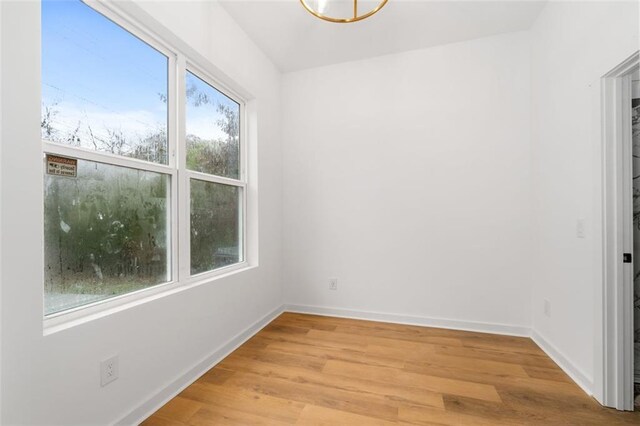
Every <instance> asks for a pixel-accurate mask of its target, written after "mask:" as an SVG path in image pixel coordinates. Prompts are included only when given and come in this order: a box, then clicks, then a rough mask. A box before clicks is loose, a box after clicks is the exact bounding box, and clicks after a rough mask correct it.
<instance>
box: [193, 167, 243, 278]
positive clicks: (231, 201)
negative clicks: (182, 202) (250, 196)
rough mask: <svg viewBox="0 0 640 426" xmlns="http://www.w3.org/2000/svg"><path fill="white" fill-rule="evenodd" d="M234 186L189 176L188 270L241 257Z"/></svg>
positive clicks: (237, 191)
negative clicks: (189, 230) (189, 238)
mask: <svg viewBox="0 0 640 426" xmlns="http://www.w3.org/2000/svg"><path fill="white" fill-rule="evenodd" d="M240 193H241V189H240V188H239V187H237V186H231V185H222V184H219V183H213V182H206V181H202V180H196V179H192V180H191V274H198V273H202V272H206V271H211V270H213V269H217V268H221V267H223V266H227V265H231V264H233V263H238V262H240V261H242V258H241V244H240V238H241V235H240Z"/></svg>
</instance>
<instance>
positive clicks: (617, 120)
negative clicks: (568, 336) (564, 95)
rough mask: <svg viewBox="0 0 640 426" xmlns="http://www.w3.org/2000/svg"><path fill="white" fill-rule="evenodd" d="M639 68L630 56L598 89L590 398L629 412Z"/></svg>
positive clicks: (638, 235)
mask: <svg viewBox="0 0 640 426" xmlns="http://www.w3.org/2000/svg"><path fill="white" fill-rule="evenodd" d="M639 69H640V55H639V53H638V52H636V53H635V54H634V55H632V56H631V57H629V58H628V59H627V60H625V61H624V62H622V63H621V64H620V65H618V66H617V67H616V68H614V69H613V70H612V71H611V72H609V73H608V74H606V75H605V76H604V77H603V78H602V81H601V85H600V86H601V90H602V92H601V99H602V103H601V117H602V122H601V124H602V129H601V135H602V143H603V145H602V179H603V180H602V206H603V210H602V218H603V222H602V224H603V245H602V247H603V252H602V253H603V281H602V282H603V286H602V289H601V292H599V294H598V295H597V297H598V300H600V302H601V304H600V303H599V304H598V306H597V309H598V312H597V318H601V319H602V321H600V320H598V321H596V322H597V324H598V325H599V326H601V327H602V328H601V329H600V332H599V333H598V334H597V336H596V346H595V359H596V363H595V371H596V375H595V377H594V382H595V383H594V385H595V386H594V390H595V395H594V396H596V398H597V399H598V401H600V402H601V403H602V404H603V405H605V406H608V407H614V408H617V409H618V410H633V409H634V388H635V383H634V382H635V378H636V374H635V369H634V364H636V365H638V367H640V355H639V362H634V361H635V360H634V358H635V356H636V355H635V353H634V352H635V351H634V349H635V348H636V347H638V346H639V345H636V344H635V343H634V337H635V335H636V334H638V333H637V330H636V328H635V326H636V325H640V324H639V323H640V319H635V320H634V312H635V311H636V306H637V304H638V303H640V301H637V300H636V299H635V296H636V292H635V287H636V286H639V287H640V140H639V139H638V136H640V135H638V132H639V131H640V129H639V128H638V126H637V125H636V126H634V124H633V123H634V122H635V123H636V124H638V119H639V118H640V117H639V116H638V115H637V113H640V108H638V109H636V108H635V107H634V105H635V106H638V104H639V103H640V100H639V101H638V102H634V101H633V99H634V98H635V96H634V95H635V94H637V93H634V90H633V88H634V82H637V81H638V80H640V78H638V77H639V75H638V72H639ZM636 85H637V84H636ZM638 99H640V98H638ZM634 111H635V113H634ZM634 130H635V132H634ZM634 135H635V138H634ZM634 258H635V259H634ZM636 281H637V283H638V284H636ZM600 309H601V310H600ZM638 316H639V317H640V315H638ZM639 337H640V336H639ZM638 343H640V339H639V342H638ZM638 371H639V372H640V368H639V369H638Z"/></svg>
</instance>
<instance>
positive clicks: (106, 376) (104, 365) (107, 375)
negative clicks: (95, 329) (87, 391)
mask: <svg viewBox="0 0 640 426" xmlns="http://www.w3.org/2000/svg"><path fill="white" fill-rule="evenodd" d="M118 373H119V368H118V355H114V356H112V357H111V358H109V359H105V360H104V361H102V362H101V363H100V386H106V385H108V384H109V383H111V382H113V381H114V380H115V379H117V378H118Z"/></svg>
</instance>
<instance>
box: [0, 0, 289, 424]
mask: <svg viewBox="0 0 640 426" xmlns="http://www.w3.org/2000/svg"><path fill="white" fill-rule="evenodd" d="M141 6H142V7H143V8H144V9H146V10H147V11H148V12H149V13H151V14H153V15H154V17H155V18H157V19H158V20H159V21H160V22H162V23H163V24H165V25H166V26H167V27H169V29H170V30H171V31H173V32H174V33H176V34H177V35H178V36H180V37H182V38H183V39H184V40H185V41H186V42H187V43H188V44H190V45H191V46H192V47H193V48H195V49H197V50H198V51H199V52H200V53H201V54H202V55H204V56H206V57H207V58H208V59H209V60H210V61H211V62H213V63H214V64H216V65H217V66H218V67H219V68H221V69H222V70H223V71H224V72H225V73H226V74H228V75H229V76H231V78H233V79H234V80H235V81H236V82H237V83H238V84H239V85H241V86H243V87H244V88H246V90H247V91H249V92H250V93H252V94H253V95H254V96H255V102H256V105H257V117H258V128H257V136H258V138H259V141H258V144H259V151H258V161H259V180H260V194H259V197H260V200H259V201H260V214H259V218H258V220H259V222H260V266H259V267H257V268H254V269H252V270H250V271H247V272H242V273H238V274H235V275H233V276H230V277H227V278H224V279H219V280H216V281H214V282H211V283H208V284H204V285H201V286H198V287H196V288H192V289H189V290H186V291H183V292H180V293H177V294H174V295H171V296H169V297H164V298H159V299H157V300H154V301H152V302H149V303H145V304H142V305H139V306H136V307H132V308H129V309H126V310H123V311H121V312H118V313H115V314H113V315H110V316H108V317H104V318H99V319H94V320H92V321H89V322H86V323H84V324H81V325H78V326H75V327H72V328H70V329H67V330H64V331H59V332H57V333H54V334H51V335H47V336H43V322H42V305H43V302H42V271H43V267H42V255H41V250H42V234H43V233H42V162H41V153H40V150H41V148H40V134H39V120H40V82H39V74H40V50H39V49H40V46H39V43H40V41H39V40H40V29H39V22H40V16H39V2H35V1H29V2H3V3H2V22H1V25H0V28H1V31H2V37H1V39H2V46H1V51H2V64H3V68H2V71H3V72H2V82H1V83H2V88H3V93H2V114H3V115H2V123H3V127H2V129H1V131H2V133H1V137H2V138H1V140H2V159H1V161H2V163H1V164H0V173H1V175H0V181H1V183H2V187H1V191H0V193H1V197H2V199H1V202H2V212H1V217H2V222H1V224H0V226H1V228H0V234H1V235H2V240H1V250H2V254H3V258H2V266H3V269H2V271H1V276H0V278H1V280H2V286H3V288H2V292H3V297H2V306H1V313H2V318H1V323H2V365H1V370H2V373H3V377H2V389H1V395H2V401H1V403H2V419H0V423H2V424H6V425H14V424H20V425H27V424H41V425H44V424H46V425H74V424H77V425H94V424H96V425H97V424H110V423H113V422H116V421H117V420H119V419H120V418H122V417H123V416H125V415H127V414H128V413H129V412H130V411H131V410H134V409H135V408H137V407H139V406H140V405H141V404H143V403H144V402H145V401H146V400H147V399H148V398H150V397H152V396H153V395H155V394H156V393H157V392H159V391H161V390H162V389H164V388H165V387H166V386H167V385H168V384H169V383H171V381H173V380H174V379H176V378H178V377H180V376H181V375H182V374H183V373H185V372H186V371H187V370H189V369H190V368H191V367H193V366H195V365H197V364H198V363H199V362H200V361H202V360H203V359H205V358H206V357H208V356H209V355H211V354H212V353H214V352H215V351H216V350H217V349H219V348H220V347H221V346H222V345H223V344H224V343H225V342H227V341H228V340H229V339H230V338H232V337H233V336H235V335H237V334H238V333H240V332H241V331H242V330H244V329H245V328H247V327H249V326H250V325H252V324H253V323H254V322H256V321H258V320H260V319H261V318H262V317H264V316H265V315H267V314H269V313H271V312H272V311H273V310H274V309H277V308H278V307H279V306H280V305H281V244H280V241H281V240H280V234H281V207H282V205H281V173H280V170H281V155H280V152H281V148H280V128H279V127H280V124H279V119H280V115H279V111H280V99H279V97H280V92H279V84H280V81H279V79H280V75H279V73H278V72H277V70H276V69H275V67H274V66H273V65H272V64H271V63H270V62H269V61H268V60H267V59H266V58H265V57H264V55H263V54H262V53H261V52H260V51H259V50H258V49H257V48H256V47H255V46H254V45H253V44H252V43H251V42H250V41H249V39H248V38H247V37H246V36H245V34H244V33H243V32H242V31H241V30H240V29H239V28H238V27H237V26H236V25H235V24H234V23H233V22H232V21H231V19H230V18H229V17H228V15H226V13H225V12H224V11H223V10H222V9H220V7H219V6H217V5H212V4H211V3H209V2H201V3H198V2H180V3H176V2H157V3H153V4H151V3H145V2H141ZM115 353H117V354H119V356H120V378H119V379H118V380H116V381H115V382H113V383H112V384H110V385H109V386H107V387H104V388H101V387H100V381H99V369H98V365H99V361H100V360H102V359H105V358H107V357H109V356H111V355H112V354H115Z"/></svg>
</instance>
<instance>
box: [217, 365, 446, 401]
mask: <svg viewBox="0 0 640 426" xmlns="http://www.w3.org/2000/svg"><path fill="white" fill-rule="evenodd" d="M223 366H224V367H225V368H230V369H233V370H235V371H241V372H247V373H253V374H257V375H261V376H264V377H273V378H279V379H285V380H290V381H293V382H302V383H309V384H312V385H314V386H316V387H318V388H321V387H325V388H328V389H329V390H331V389H338V390H344V391H353V392H361V393H363V394H369V393H372V394H375V395H378V396H382V397H384V398H385V399H386V400H387V401H388V402H389V403H390V404H397V403H409V404H413V405H426V406H431V407H439V408H444V403H443V401H442V395H441V394H440V393H439V392H431V391H428V390H425V389H421V388H417V387H411V386H401V385H398V384H392V383H380V382H375V381H372V380H369V378H367V377H345V376H340V375H332V374H327V373H324V372H323V373H318V372H315V371H312V370H308V369H301V368H291V367H282V366H279V365H275V364H269V363H264V362H259V361H253V362H247V361H246V360H243V359H242V358H239V357H236V356H232V357H229V358H227V359H225V360H224V361H223Z"/></svg>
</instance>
